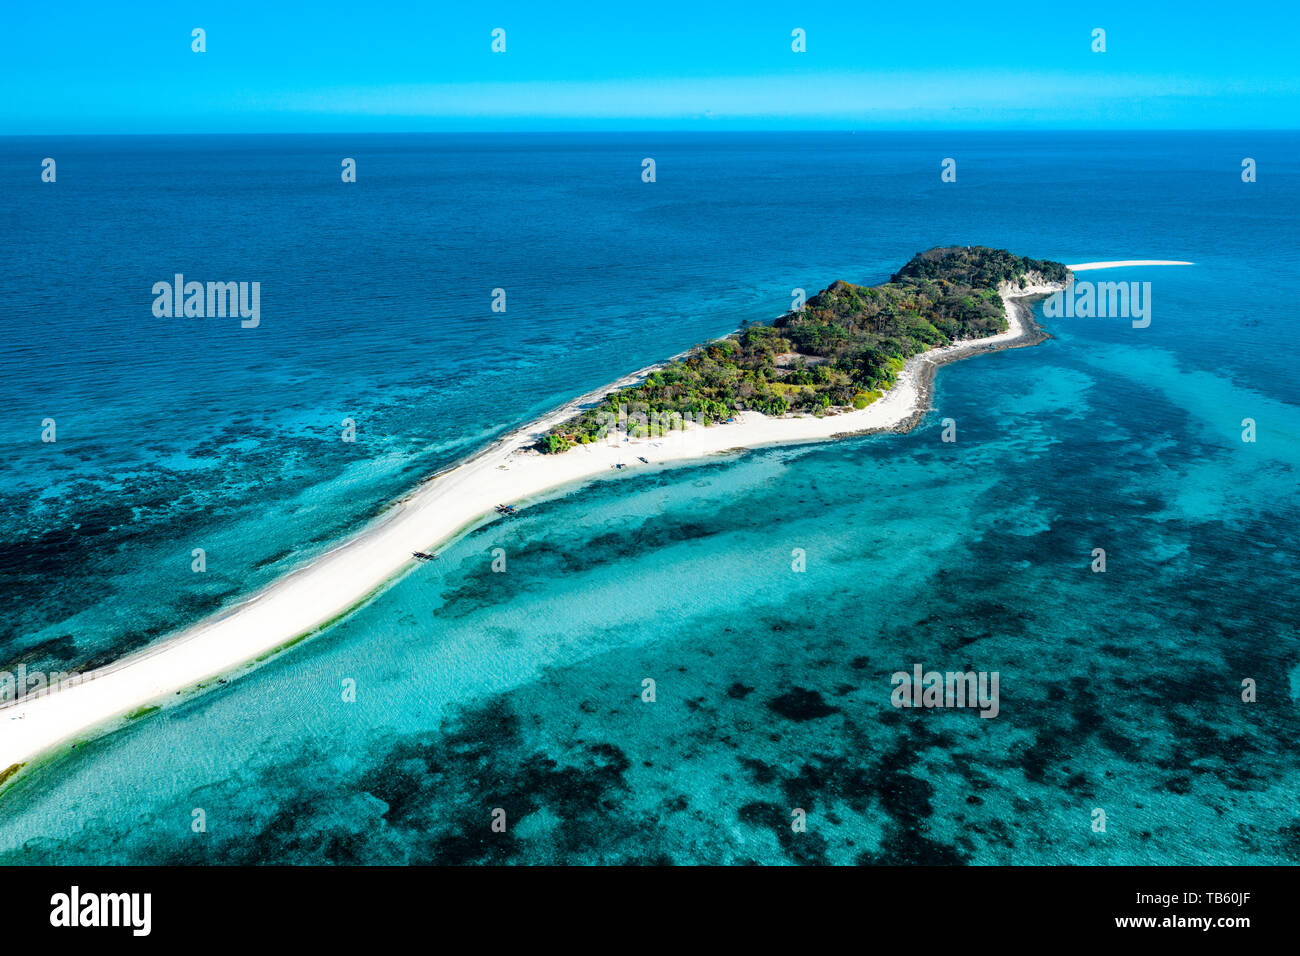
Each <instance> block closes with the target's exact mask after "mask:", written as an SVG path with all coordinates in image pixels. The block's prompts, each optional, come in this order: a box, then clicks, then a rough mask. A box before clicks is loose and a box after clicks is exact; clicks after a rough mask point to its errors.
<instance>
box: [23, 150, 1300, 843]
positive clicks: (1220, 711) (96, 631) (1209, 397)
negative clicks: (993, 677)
mask: <svg viewBox="0 0 1300 956" xmlns="http://www.w3.org/2000/svg"><path fill="white" fill-rule="evenodd" d="M44 157H52V158H54V159H55V160H56V161H57V181H56V182H55V183H44V182H42V181H41V176H40V172H41V161H42V159H43V158H44ZM344 157H352V158H355V159H356V162H357V181H356V182H355V183H346V184H345V183H343V182H342V181H341V179H340V162H341V160H342V159H343V158H344ZM644 157H652V158H654V159H655V161H656V173H657V181H656V182H654V183H645V182H642V180H641V169H642V167H641V161H642V159H643V158H644ZM944 157H954V158H956V159H957V163H958V177H957V182H955V183H943V182H941V181H940V161H941V160H942V159H943V158H944ZM1244 157H1251V158H1253V159H1255V160H1256V161H1257V164H1258V170H1259V173H1258V181H1257V182H1254V183H1243V182H1242V179H1241V162H1242V159H1243V158H1244ZM1298 216H1300V134H1296V133H1276V132H1274V133H1242V132H1233V133H1159V134H1155V133H1153V134H1121V135H1117V134H1110V133H1069V134H1065V133H996V134H993V133H981V134H972V133H879V132H877V133H858V134H851V133H811V134H809V133H805V134H726V135H722V134H719V135H706V134H689V135H688V134H680V135H675V134H654V133H648V134H635V135H633V134H626V135H613V134H581V135H579V134H573V135H558V134H557V135H541V134H535V135H486V134H484V135H427V136H418V135H405V136H377V135H372V136H350V137H340V136H286V137H278V136H248V137H241V136H223V137H205V136H189V137H158V138H154V137H81V138H52V139H51V138H42V139H36V138H0V225H2V227H3V234H4V236H5V237H6V240H7V241H6V242H5V247H4V252H3V255H0V290H3V291H2V293H0V294H2V295H3V299H2V300H0V304H2V305H3V308H2V309H0V442H3V452H4V459H3V460H4V466H3V469H0V514H2V515H3V524H2V527H3V538H2V540H0V576H2V584H0V588H2V591H0V593H2V594H3V607H4V612H5V613H4V614H3V615H0V670H2V669H7V670H11V671H12V670H14V669H15V668H16V667H17V665H18V664H23V665H24V666H26V667H27V668H29V669H46V670H54V669H63V670H79V669H83V668H86V667H89V666H93V665H95V664H98V663H103V662H105V661H108V660H112V659H114V658H116V657H120V656H122V655H123V654H125V653H128V652H130V651H133V650H136V649H139V648H142V647H145V646H147V645H149V644H150V643H152V642H156V641H158V640H160V639H162V638H164V637H165V636H167V635H168V634H170V633H172V632H174V631H176V630H177V629H178V628H181V627H184V626H185V625H188V624H191V623H194V622H196V621H198V620H201V619H202V618H204V617H206V616H208V615H210V614H213V613H216V612H219V611H220V610H221V609H222V608H225V607H229V606H231V605H232V604H234V603H237V602H238V601H239V600H240V599H241V598H242V597H245V596H247V595H248V594H250V593H251V592H253V591H255V590H256V589H257V588H259V587H261V586H263V585H265V584H266V583H268V582H269V581H271V580H273V579H275V578H276V577H278V576H280V575H282V574H284V573H286V572H288V571H290V570H292V569H293V568H295V567H298V566H301V565H303V564H305V563H307V562H309V561H310V560H311V559H312V558H313V557H314V556H316V555H318V554H320V553H321V552H323V551H324V550H327V549H328V548H329V547H330V546H331V545H332V543H334V542H337V541H338V540H339V539H340V538H341V537H344V536H346V535H347V534H348V533H349V532H351V531H353V530H355V529H357V528H359V527H360V526H362V525H363V524H364V523H365V522H366V521H367V520H370V519H371V518H372V517H373V516H375V515H376V514H377V513H378V512H380V511H381V510H382V509H383V507H384V506H385V504H386V503H388V502H389V501H391V500H392V499H394V498H395V497H397V496H399V495H400V494H402V493H403V492H404V491H406V490H408V489H409V488H411V487H412V486H414V485H415V484H416V483H417V482H418V481H419V480H420V479H421V478H423V477H425V476H427V475H429V474H431V473H432V472H434V471H436V470H438V469H439V468H442V467H445V466H446V465H448V464H450V463H452V462H453V461H455V460H456V459H457V458H459V457H461V456H463V455H465V454H468V453H470V452H472V451H474V450H476V449H477V448H479V447H481V446H482V445H484V444H485V443H487V442H488V441H490V440H491V439H492V438H493V437H495V436H497V435H500V434H502V433H503V432H505V431H507V430H509V429H511V428H512V427H514V426H517V425H519V424H521V423H523V422H525V421H528V420H530V419H531V418H534V417H536V416H537V415H538V414H540V413H542V412H544V411H547V410H549V409H551V408H553V407H555V406H557V405H559V404H561V403H562V402H564V401H565V400H567V399H569V398H572V397H573V396H575V395H577V394H580V393H582V392H585V391H588V390H590V389H593V388H595V387H598V386H600V385H602V384H604V383H607V382H609V381H612V380H613V379H615V378H617V377H619V376H620V375H622V374H625V373H627V372H630V371H632V370H635V369H637V368H640V367H643V366H645V365H647V364H650V363H651V362H655V361H658V360H661V359H663V358H665V357H667V356H669V355H673V354H676V353H679V352H681V351H683V350H685V349H687V348H689V347H690V346H692V345H695V344H697V343H699V342H701V341H704V340H707V339H709V338H712V337H715V336H718V335H721V334H725V333H726V332H728V331H730V330H732V329H734V328H736V327H737V326H738V325H739V324H740V323H741V322H743V321H745V320H764V319H770V318H772V317H774V316H776V315H779V314H780V313H782V312H784V311H786V310H787V309H788V308H789V307H790V302H791V290H792V289H794V288H796V287H799V288H804V289H806V290H807V291H808V294H809V295H811V294H813V293H814V292H816V291H818V290H820V289H821V288H823V287H825V286H826V285H829V284H830V283H831V282H832V281H834V280H835V279H846V280H849V281H852V282H861V283H875V282H881V281H884V280H886V279H888V278H889V275H890V274H891V273H892V272H893V271H895V270H896V269H897V268H898V267H900V266H901V265H902V264H903V263H904V262H906V261H907V259H908V258H910V257H911V256H912V255H913V254H914V253H915V252H918V251H920V250H922V249H926V248H929V247H931V246H936V245H949V244H961V245H987V246H994V247H1001V248H1006V249H1010V250H1012V251H1013V252H1016V253H1018V254H1021V255H1027V256H1032V257H1036V258H1047V259H1055V260H1059V261H1062V262H1067V263H1068V262H1083V261H1092V260H1108V259H1129V258H1133V259H1145V258H1151V259H1185V260H1191V261H1193V262H1194V263H1195V265H1193V266H1188V267H1165V268H1131V269H1123V270H1114V271H1109V272H1104V273H1102V272H1098V273H1090V274H1087V275H1086V276H1085V275H1081V278H1089V279H1093V280H1096V281H1103V280H1106V281H1110V280H1114V281H1121V280H1122V281H1149V282H1150V283H1151V305H1152V308H1151V324H1150V326H1149V327H1147V328H1142V329H1136V328H1133V327H1132V326H1131V324H1130V323H1129V322H1128V321H1127V320H1116V319H1079V318H1074V319H1065V318H1062V319H1046V318H1042V316H1041V306H1040V307H1038V312H1039V315H1040V321H1041V322H1042V323H1043V324H1044V326H1045V327H1046V328H1047V330H1048V331H1049V332H1050V333H1051V334H1052V336H1053V338H1052V339H1051V340H1049V341H1048V342H1046V343H1044V344H1043V345H1041V346H1039V347H1036V348H1032V349H1020V350H1015V351H1010V352H1002V353H999V354H996V355H992V356H982V357H978V358H976V359H973V360H971V361H967V362H961V363H958V364H956V365H952V366H947V367H945V368H943V369H942V370H941V371H940V373H939V376H938V382H937V387H936V395H935V411H934V412H933V413H932V414H930V415H929V416H928V417H927V418H926V419H925V421H924V422H923V423H922V424H921V426H919V427H918V428H917V429H915V430H914V431H912V432H911V433H909V434H907V435H881V436H872V437H866V438H857V439H848V440H841V441H837V442H831V443H826V444H822V445H808V446H800V447H797V448H782V449H773V450H763V451H755V452H750V453H745V454H739V455H735V456H731V457H729V458H725V459H715V460H710V461H708V462H705V463H698V464H691V465H684V466H679V467H675V468H671V469H668V470H664V471H659V472H654V473H642V474H639V475H631V476H627V477H620V478H617V479H611V480H601V481H595V482H592V483H588V484H587V485H585V486H583V487H580V488H570V489H564V490H563V491H562V492H557V493H555V494H552V495H549V496H547V498H546V500H544V501H540V502H535V503H532V504H531V505H530V506H529V507H527V508H526V509H525V512H524V515H523V517H521V518H520V519H518V520H516V521H511V522H508V523H502V522H494V523H491V524H489V525H487V526H485V527H482V528H480V529H478V530H476V531H474V532H472V533H470V534H468V535H467V536H465V537H464V538H462V539H460V540H459V541H457V542H456V543H454V544H453V545H451V546H449V547H448V548H447V549H446V550H445V552H444V555H443V560H441V561H439V562H437V563H436V564H435V565H425V566H420V567H418V568H416V569H414V570H412V571H411V573H409V574H408V575H406V576H405V577H403V578H402V579H400V580H399V581H396V582H394V583H393V584H392V585H391V586H390V587H389V588H388V589H386V590H385V591H383V592H382V593H381V594H379V595H378V596H376V597H375V598H374V599H372V600H371V601H370V602H369V603H367V604H366V605H365V606H364V607H362V608H360V609H358V610H356V611H355V612H354V613H352V614H351V615H349V616H348V617H347V618H345V619H343V620H342V621H340V622H339V623H337V624H336V625H334V626H333V627H331V628H330V629H328V630H327V631H326V632H325V633H323V634H321V635H319V636H317V637H314V638H312V639H311V640H309V641H307V642H305V643H303V644H300V645H298V646H296V647H294V648H292V649H291V650H289V651H287V652H284V653H282V654H280V655H277V656H275V657H272V658H271V659H269V660H268V661H266V662H265V663H263V664H261V665H260V666H258V667H257V668H255V669H253V670H251V671H249V672H246V673H243V674H242V675H241V676H239V677H238V678H236V679H232V680H231V681H230V682H228V683H226V684H225V685H222V686H219V687H217V688H215V689H213V690H211V691H208V692H205V693H202V694H196V695H191V696H188V697H186V698H185V699H184V700H183V701H182V702H179V703H177V704H176V705H175V706H171V707H168V708H166V709H164V710H163V711H161V712H158V713H154V714H151V715H148V716H146V717H142V718H140V719H137V720H134V721H132V722H131V723H130V724H129V725H128V726H126V727H125V728H124V729H121V730H119V731H117V732H116V733H113V734H111V735H108V736H104V737H101V738H99V739H97V740H95V741H93V742H91V743H88V744H87V743H83V744H81V745H79V746H78V747H77V748H76V749H75V750H67V751H64V752H63V753H61V754H57V755H54V756H52V757H50V758H48V759H46V760H44V761H43V762H41V763H40V765H39V766H35V767H31V768H28V769H27V770H25V771H24V772H23V774H22V775H21V776H20V777H18V779H17V781H16V783H14V784H13V785H12V786H10V787H9V789H7V790H6V791H5V792H4V793H3V794H0V862H6V863H13V862H33V863H35V862H58V863H169V862H232V863H246V862H275V863H282V862H288V863H320V862H339V863H390V862H454V863H468V862H510V863H543V862H570V863H594V862H652V863H656V862H673V863H731V862H747V861H756V862H762V863H820V862H827V863H911V862H924V863H930V862H954V863H957V862H963V863H1084V864H1092V863H1098V864H1100V863H1169V864H1175V863H1178V864H1185V863H1277V862H1300V811H1297V809H1296V807H1295V800H1294V794H1295V793H1296V792H1297V789H1300V759H1298V758H1297V757H1296V755H1295V749H1294V746H1295V741H1296V740H1297V739H1298V738H1300V716H1298V715H1297V706H1298V705H1300V640H1298V639H1297V627H1298V626H1300V594H1297V589H1296V588H1295V586H1294V581H1295V573H1294V569H1295V567H1296V564H1297V561H1300V521H1298V520H1297V519H1298V518H1300V508H1298V507H1297V503H1296V490H1297V467H1298V466H1300V374H1297V372H1296V366H1295V356H1294V334H1295V328H1296V307H1295V304H1294V301H1293V295H1294V290H1295V289H1296V288H1297V280H1298V279H1300V246H1297V243H1296V224H1297V221H1298ZM176 273H182V274H184V275H185V277H186V279H187V280H191V279H192V280H198V281H205V282H206V281H236V282H238V281H247V282H253V281H256V282H260V284H261V285H260V289H261V300H260V306H261V321H260V325H259V326H258V327H257V328H255V329H244V328H241V327H240V322H239V319H238V318H230V317H226V318H176V317H156V316H155V314H154V311H153V308H152V306H153V302H154V298H155V296H154V294H153V293H152V291H151V290H152V287H153V286H154V284H155V283H157V282H160V281H171V280H172V277H173V276H174V274H176ZM494 289H504V290H505V291H506V302H507V308H506V311H505V312H504V313H502V312H494V311H493V310H492V301H493V290H494ZM943 417H951V418H952V419H954V420H955V421H956V422H957V427H958V440H957V441H956V442H954V443H946V442H942V441H941V440H940V424H939V422H940V419H941V418H943ZM1247 418H1249V419H1252V420H1253V421H1254V422H1255V430H1256V440H1255V441H1254V442H1245V441H1243V440H1242V433H1243V424H1242V423H1243V420H1244V419H1247ZM47 419H53V420H54V421H55V423H56V428H57V440H56V441H53V442H48V441H42V433H43V430H44V429H45V426H44V425H43V422H44V421H45V420H47ZM344 419H352V420H353V421H355V423H356V437H357V440H356V441H355V442H345V441H342V440H341V437H340V436H341V432H342V428H343V425H342V423H343V420H344ZM196 548H202V549H204V551H205V552H206V562H207V570H206V571H205V572H204V573H195V572H194V571H192V570H191V562H192V557H191V555H192V552H193V550H194V549H196ZM495 548H504V549H505V550H506V552H507V554H508V555H509V571H508V572H507V573H505V574H494V573H492V572H491V570H490V567H489V565H490V562H491V559H492V552H493V549H495ZM795 548H801V549H803V550H804V551H805V553H806V555H807V570H806V571H805V572H804V573H794V572H793V571H792V569H791V553H792V549H795ZM1094 548H1104V549H1105V551H1106V554H1107V570H1106V572H1105V573H1094V572H1093V571H1092V570H1091V568H1090V564H1091V561H1092V552H1093V549H1094ZM916 663H921V664H923V665H924V666H925V667H927V668H934V669H939V670H945V671H946V670H967V669H973V670H984V671H998V672H999V673H1000V675H1001V684H1000V686H1001V709H1000V713H999V715H998V716H997V718H995V719H981V718H980V717H979V715H978V712H977V711H974V710H915V709H914V710H908V709H896V708H894V707H893V706H891V703H890V691H891V689H892V688H891V684H890V675H891V674H892V673H893V672H895V671H899V670H911V668H912V666H913V665H914V664H916ZM645 678H652V679H654V680H655V682H656V686H657V693H656V700H655V702H654V703H646V702H644V701H643V700H642V697H641V693H642V681H643V680H644V679H645ZM1248 679H1249V680H1250V681H1254V682H1255V685H1256V688H1257V689H1256V698H1255V699H1254V700H1253V701H1249V702H1248V701H1244V700H1243V699H1242V687H1243V683H1242V682H1243V681H1244V680H1248ZM345 681H354V682H355V688H356V699H355V702H349V701H345V700H344V699H343V698H344V694H343V693H342V692H341V687H343V685H344V682H345ZM2 716H3V715H2V713H0V717H2ZM0 723H2V721H0ZM0 733H3V726H0ZM498 808H500V809H502V810H504V811H505V816H506V819H507V821H508V826H507V829H506V832H505V833H494V832H493V831H492V829H491V823H492V820H493V811H494V810H496V809H498ZM794 808H799V809H803V810H804V811H806V814H807V831H806V832H801V833H796V832H794V831H793V830H792V829H791V826H790V822H791V813H792V810H793V809H794ZM196 810H202V818H203V819H204V821H205V823H206V829H204V830H203V831H202V832H196V831H195V828H194V826H193V821H194V820H195V818H196V817H195V811H196ZM1098 810H1100V811H1102V812H1103V813H1104V816H1105V821H1106V825H1105V830H1104V831H1098V830H1097V829H1096V828H1095V824H1096V821H1097V819H1098V817H1097V811H1098Z"/></svg>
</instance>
